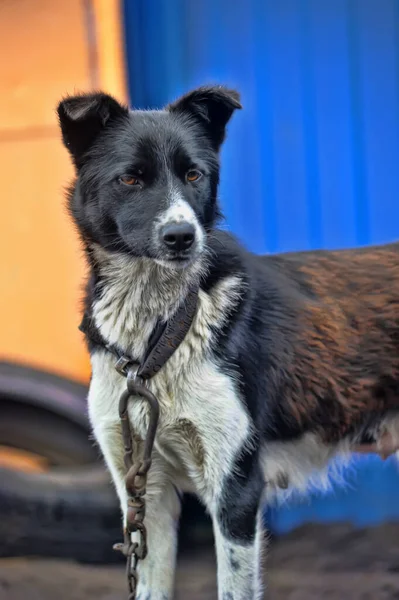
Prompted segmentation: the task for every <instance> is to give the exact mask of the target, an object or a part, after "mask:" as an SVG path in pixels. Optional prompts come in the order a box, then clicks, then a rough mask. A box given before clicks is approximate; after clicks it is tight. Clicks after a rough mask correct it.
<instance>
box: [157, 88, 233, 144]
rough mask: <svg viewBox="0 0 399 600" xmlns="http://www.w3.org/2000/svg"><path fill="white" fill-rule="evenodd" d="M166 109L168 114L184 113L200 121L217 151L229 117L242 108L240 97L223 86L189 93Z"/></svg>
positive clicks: (199, 89)
mask: <svg viewBox="0 0 399 600" xmlns="http://www.w3.org/2000/svg"><path fill="white" fill-rule="evenodd" d="M167 108H168V110H169V111H170V112H174V113H176V112H177V113H178V112H180V113H186V114H189V115H191V116H192V117H193V118H195V119H197V120H198V121H200V122H201V123H202V125H203V126H204V127H205V128H206V130H207V133H208V135H209V137H210V139H211V141H212V143H213V145H214V147H215V149H216V150H219V148H220V146H221V144H222V142H223V140H224V137H225V131H226V125H227V123H228V121H229V119H230V117H231V115H232V114H233V112H234V110H235V109H237V108H242V106H241V104H240V95H239V94H238V92H236V91H235V90H229V89H227V88H225V87H223V86H207V87H201V88H198V89H197V90H194V91H192V92H189V93H188V94H186V95H185V96H183V97H182V98H179V99H178V100H176V102H173V104H170V105H169V106H168V107H167Z"/></svg>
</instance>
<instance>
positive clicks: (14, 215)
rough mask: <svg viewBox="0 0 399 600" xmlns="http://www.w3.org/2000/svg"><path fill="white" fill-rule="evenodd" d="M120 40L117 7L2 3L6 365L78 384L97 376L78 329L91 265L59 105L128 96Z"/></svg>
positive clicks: (1, 303)
mask: <svg viewBox="0 0 399 600" xmlns="http://www.w3.org/2000/svg"><path fill="white" fill-rule="evenodd" d="M88 8H89V9H91V10H87V9H88ZM90 19H91V36H89V35H88V31H87V28H88V22H89V21H90ZM93 31H94V32H95V36H93ZM120 34H121V31H120V13H119V4H118V2H117V1H114V0H98V1H97V0H92V2H87V1H82V0H68V1H65V0H13V1H11V0H10V1H8V0H3V1H2V2H1V3H0V50H1V56H2V57H3V58H2V60H1V61H0V165H1V167H0V171H1V174H2V178H1V179H2V182H1V193H2V200H1V214H2V227H1V235H0V360H6V361H11V362H19V363H24V364H29V365H31V366H35V367H38V368H41V369H45V370H49V371H53V372H56V373H59V374H61V375H65V376H68V377H71V378H73V379H78V380H86V379H87V377H88V374H89V366H88V359H87V355H86V350H85V348H84V345H83V341H82V336H81V334H80V333H79V332H78V330H77V326H78V324H79V299H80V296H81V285H82V277H83V274H84V263H83V260H82V256H81V252H80V249H79V245H78V242H77V236H76V234H75V232H74V231H73V228H72V225H71V223H70V221H69V219H68V217H67V215H66V211H65V208H64V204H65V202H64V193H63V188H64V187H65V185H66V184H67V183H68V182H69V181H70V179H71V177H72V175H73V172H72V168H71V166H70V162H69V158H68V155H67V153H66V151H65V149H64V148H63V147H62V145H61V142H60V135H59V132H58V128H57V122H56V116H55V112H54V108H55V106H56V104H57V102H58V100H59V99H60V98H61V97H62V96H63V95H65V94H66V93H73V92H74V91H80V90H87V89H90V88H92V87H102V88H103V89H106V90H107V91H109V92H111V93H113V94H115V95H116V96H118V97H120V98H122V99H124V97H125V87H124V70H123V57H122V44H121V39H120ZM89 40H91V41H90V46H89ZM5 57H7V58H5Z"/></svg>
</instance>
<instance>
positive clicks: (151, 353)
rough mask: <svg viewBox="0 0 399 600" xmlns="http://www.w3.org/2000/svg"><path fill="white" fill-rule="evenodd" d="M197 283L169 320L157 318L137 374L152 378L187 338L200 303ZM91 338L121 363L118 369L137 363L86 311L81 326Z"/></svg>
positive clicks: (121, 371)
mask: <svg viewBox="0 0 399 600" xmlns="http://www.w3.org/2000/svg"><path fill="white" fill-rule="evenodd" d="M198 291H199V288H198V286H195V287H192V288H191V289H190V290H189V292H188V294H187V296H186V297H185V299H184V301H183V302H182V303H181V304H180V306H179V308H178V309H177V311H176V312H175V314H174V315H173V316H172V317H171V318H170V319H169V321H166V323H165V322H162V321H161V320H159V321H158V323H157V325H156V326H155V329H154V331H153V332H152V334H151V336H150V339H149V342H148V348H147V351H146V353H145V356H144V359H143V361H142V362H141V363H140V364H139V365H138V370H137V376H138V377H141V378H142V379H151V377H154V375H155V374H156V373H158V371H159V370H160V369H162V367H163V366H164V365H165V364H166V363H167V361H168V360H169V359H170V357H171V356H172V355H173V354H174V353H175V351H176V350H177V348H178V347H179V346H180V344H181V343H182V341H183V340H184V338H185V337H186V335H187V333H188V331H189V329H190V327H191V324H192V322H193V319H194V316H195V312H196V309H197V302H198ZM79 329H80V331H82V332H83V333H84V334H85V335H86V337H87V338H88V340H90V341H91V343H92V344H94V345H95V346H97V347H100V348H104V349H106V350H107V351H108V352H110V353H111V354H113V355H114V356H115V357H116V359H117V361H118V363H117V367H118V371H119V372H120V373H121V374H123V375H126V372H127V369H128V368H129V366H132V365H134V364H136V365H137V364H138V361H137V359H135V358H134V357H132V356H129V355H128V354H127V353H125V352H123V351H121V350H120V348H119V347H118V346H116V345H114V344H108V343H107V342H106V341H105V340H104V338H103V337H102V335H101V333H100V331H99V329H98V328H97V326H96V325H95V323H94V320H93V319H92V318H91V317H90V315H88V314H87V313H85V314H84V315H83V320H82V322H81V324H80V326H79Z"/></svg>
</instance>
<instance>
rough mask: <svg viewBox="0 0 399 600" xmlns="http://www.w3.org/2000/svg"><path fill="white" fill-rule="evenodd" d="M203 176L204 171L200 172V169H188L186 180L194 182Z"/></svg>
mask: <svg viewBox="0 0 399 600" xmlns="http://www.w3.org/2000/svg"><path fill="white" fill-rule="evenodd" d="M201 177H202V173H200V171H197V170H196V169H191V170H190V171H187V173H186V180H187V181H189V182H190V183H194V181H198V179H201Z"/></svg>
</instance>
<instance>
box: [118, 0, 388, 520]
mask: <svg viewBox="0 0 399 600" xmlns="http://www.w3.org/2000/svg"><path fill="white" fill-rule="evenodd" d="M124 11H125V31H126V47H127V57H128V75H129V90H130V97H131V102H132V104H133V105H134V106H136V107H141V108H150V107H160V106H162V105H164V104H166V103H167V102H168V101H170V100H171V99H173V98H175V97H176V96H178V95H179V94H181V93H184V92H186V91H187V90H188V89H189V88H192V87H194V86H197V85H201V84H203V83H207V82H218V83H226V84H228V85H230V86H235V87H237V88H238V89H239V90H240V91H241V93H242V100H243V104H244V111H242V112H241V113H237V114H236V115H235V116H234V118H233V121H232V123H231V126H230V130H229V138H228V141H227V144H226V146H225V148H224V150H223V171H222V184H221V192H220V196H221V200H222V204H223V208H224V212H225V215H226V217H227V224H228V226H229V227H230V228H231V229H232V230H233V231H234V232H235V233H236V234H238V235H239V237H240V238H241V239H242V240H243V241H244V242H245V244H246V245H247V246H248V247H249V248H250V249H252V250H254V251H256V252H264V251H267V252H276V251H285V250H297V249H307V248H315V247H325V248H339V247H350V246H355V245H363V244H369V243H380V242H385V241H391V240H394V239H396V238H399V0H125V2H124ZM397 473H398V470H397V466H396V465H395V464H394V463H393V462H392V461H388V463H386V464H385V465H384V467H382V466H381V462H379V461H378V459H376V458H374V459H373V458H370V459H368V460H363V461H361V462H360V470H359V471H358V476H357V477H355V479H354V481H355V482H356V483H353V485H352V486H351V488H350V490H349V491H348V490H347V491H346V492H345V491H342V490H341V489H337V490H336V491H335V493H334V495H333V496H332V497H331V496H330V497H328V498H323V499H319V498H317V497H313V498H312V500H311V502H308V503H305V504H297V505H296V507H295V508H292V509H289V507H285V508H282V509H280V510H279V511H276V512H274V513H272V519H271V523H272V526H273V527H274V529H275V531H287V530H289V529H290V528H292V527H293V526H295V525H297V524H299V523H301V522H303V521H306V520H336V519H349V520H352V521H353V522H356V523H359V524H363V525H364V524H367V523H371V522H378V521H381V520H384V519H393V518H399V505H398V502H397V498H398V496H399V479H398V476H397Z"/></svg>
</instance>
